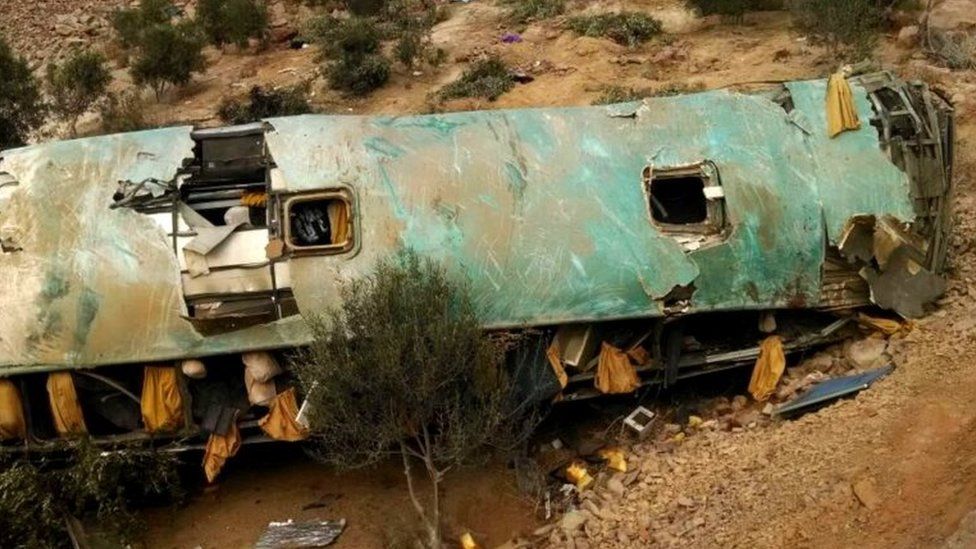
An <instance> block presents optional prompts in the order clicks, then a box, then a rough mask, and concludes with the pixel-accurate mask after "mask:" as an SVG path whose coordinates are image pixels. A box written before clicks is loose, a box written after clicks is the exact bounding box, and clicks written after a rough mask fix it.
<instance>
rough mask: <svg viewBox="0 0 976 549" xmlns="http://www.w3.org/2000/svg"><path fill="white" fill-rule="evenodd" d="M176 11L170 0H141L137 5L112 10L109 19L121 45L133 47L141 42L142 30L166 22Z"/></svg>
mask: <svg viewBox="0 0 976 549" xmlns="http://www.w3.org/2000/svg"><path fill="white" fill-rule="evenodd" d="M176 13H177V10H176V8H175V7H174V6H173V3H172V2H171V1H170V0H142V1H141V2H140V3H139V6H138V7H135V8H131V9H123V10H116V11H114V12H113V13H112V15H111V17H110V19H111V23H112V28H113V29H115V34H116V38H117V39H118V41H119V43H120V44H121V45H122V47H124V48H134V47H136V46H137V45H139V44H140V43H141V39H142V33H143V31H145V30H146V29H147V28H149V27H152V26H154V25H160V24H163V23H168V22H169V21H170V20H171V19H172V18H173V16H174V15H176Z"/></svg>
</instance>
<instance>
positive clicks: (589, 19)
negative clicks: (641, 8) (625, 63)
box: [567, 11, 661, 47]
mask: <svg viewBox="0 0 976 549" xmlns="http://www.w3.org/2000/svg"><path fill="white" fill-rule="evenodd" d="M567 26H568V27H569V28H570V29H571V30H572V31H573V32H575V33H577V34H581V35H583V36H592V37H594V38H609V39H610V40H613V41H614V42H616V43H618V44H621V45H624V46H630V47H634V46H637V45H639V44H642V43H644V42H646V41H648V40H650V39H651V38H653V37H654V36H656V35H658V34H661V22H660V21H658V20H657V19H655V18H653V17H651V16H650V15H647V14H646V13H641V12H634V11H624V12H620V13H601V14H597V15H579V16H576V17H571V18H570V19H569V21H568V23H567Z"/></svg>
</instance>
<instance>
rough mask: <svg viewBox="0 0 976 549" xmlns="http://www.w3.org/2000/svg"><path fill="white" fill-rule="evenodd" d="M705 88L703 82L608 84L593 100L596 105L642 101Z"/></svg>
mask: <svg viewBox="0 0 976 549" xmlns="http://www.w3.org/2000/svg"><path fill="white" fill-rule="evenodd" d="M703 89H705V85H704V84H703V83H701V82H696V83H694V84H677V83H671V84H667V85H664V86H661V87H658V88H624V87H622V86H607V87H605V88H603V92H602V93H601V94H600V96H599V97H598V98H597V99H596V100H595V101H594V102H593V104H594V105H609V104H612V103H627V102H630V101H640V100H642V99H646V98H648V97H668V96H672V95H683V94H686V93H694V92H697V91H701V90H703Z"/></svg>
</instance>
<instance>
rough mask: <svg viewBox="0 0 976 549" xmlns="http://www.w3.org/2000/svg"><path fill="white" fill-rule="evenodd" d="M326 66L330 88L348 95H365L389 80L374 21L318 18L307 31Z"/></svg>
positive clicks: (357, 18) (380, 35)
mask: <svg viewBox="0 0 976 549" xmlns="http://www.w3.org/2000/svg"><path fill="white" fill-rule="evenodd" d="M306 32H308V33H309V34H310V35H311V36H313V37H314V41H315V42H317V43H318V44H319V45H320V46H321V47H322V51H323V54H324V55H325V56H326V59H327V61H328V65H327V66H326V70H325V74H326V77H327V78H328V80H329V86H330V87H332V88H333V89H336V90H341V91H343V92H346V93H348V94H350V95H367V94H368V93H370V92H371V91H373V90H375V89H377V88H380V87H382V86H383V85H384V84H386V82H387V81H388V80H389V79H390V62H389V60H387V58H386V57H384V56H383V54H382V53H381V52H380V43H381V42H380V41H381V39H382V34H381V32H380V29H379V28H378V27H377V25H376V21H375V20H373V19H367V18H362V17H350V18H348V19H336V18H333V17H326V18H321V19H319V20H318V21H316V22H314V23H312V24H311V25H310V26H309V27H308V28H307V29H306Z"/></svg>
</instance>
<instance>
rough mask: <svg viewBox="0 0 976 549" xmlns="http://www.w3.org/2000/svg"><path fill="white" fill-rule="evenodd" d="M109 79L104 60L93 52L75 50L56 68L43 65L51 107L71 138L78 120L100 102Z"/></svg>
mask: <svg viewBox="0 0 976 549" xmlns="http://www.w3.org/2000/svg"><path fill="white" fill-rule="evenodd" d="M111 80H112V76H111V74H109V71H108V68H107V67H106V66H105V57H103V56H102V54H100V53H96V52H90V51H75V52H74V53H73V54H71V56H70V57H68V59H67V60H66V61H65V62H64V63H63V64H61V65H60V66H57V65H53V64H51V65H48V66H47V87H48V94H50V96H51V104H52V108H53V109H54V112H55V113H57V114H58V115H60V116H63V117H64V118H66V119H67V120H68V123H69V125H70V128H71V135H72V136H75V135H77V133H78V132H77V125H78V117H80V116H81V115H82V114H84V113H85V111H87V110H88V109H89V108H91V106H92V105H94V104H95V103H96V102H98V101H99V100H100V99H101V97H102V96H103V95H104V94H105V90H106V89H107V88H108V84H109V82H111Z"/></svg>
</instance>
